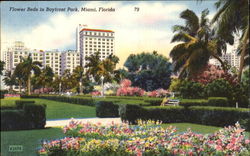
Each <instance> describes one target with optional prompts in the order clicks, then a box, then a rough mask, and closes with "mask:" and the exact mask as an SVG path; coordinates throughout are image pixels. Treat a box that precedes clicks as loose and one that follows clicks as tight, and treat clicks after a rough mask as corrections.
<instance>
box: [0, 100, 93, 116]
mask: <svg viewBox="0 0 250 156" xmlns="http://www.w3.org/2000/svg"><path fill="white" fill-rule="evenodd" d="M23 100H29V101H35V102H36V103H41V104H46V105H47V108H46V118H47V119H65V118H72V117H73V118H89V117H96V112H95V107H90V106H82V105H76V104H69V103H65V102H57V101H52V100H46V99H23ZM2 106H15V101H14V100H5V99H1V107H2Z"/></svg>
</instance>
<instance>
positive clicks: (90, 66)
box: [85, 52, 102, 82]
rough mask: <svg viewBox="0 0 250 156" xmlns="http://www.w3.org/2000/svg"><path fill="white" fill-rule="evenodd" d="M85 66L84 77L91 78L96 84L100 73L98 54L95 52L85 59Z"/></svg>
mask: <svg viewBox="0 0 250 156" xmlns="http://www.w3.org/2000/svg"><path fill="white" fill-rule="evenodd" d="M86 61H87V64H86V65H85V68H87V71H86V75H88V76H89V77H90V76H92V77H93V78H94V80H95V81H96V82H98V81H99V80H100V77H101V76H100V71H101V70H102V69H101V60H100V52H96V53H95V54H94V55H91V56H87V57H86Z"/></svg>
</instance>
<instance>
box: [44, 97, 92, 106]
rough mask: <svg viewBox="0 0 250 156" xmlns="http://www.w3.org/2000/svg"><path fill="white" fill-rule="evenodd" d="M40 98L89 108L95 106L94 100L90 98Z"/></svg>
mask: <svg viewBox="0 0 250 156" xmlns="http://www.w3.org/2000/svg"><path fill="white" fill-rule="evenodd" d="M40 98H43V99H48V100H54V101H60V102H68V103H72V104H79V105H87V106H94V105H95V103H94V100H93V99H92V98H90V97H85V98H78V97H67V96H55V95H51V96H40Z"/></svg>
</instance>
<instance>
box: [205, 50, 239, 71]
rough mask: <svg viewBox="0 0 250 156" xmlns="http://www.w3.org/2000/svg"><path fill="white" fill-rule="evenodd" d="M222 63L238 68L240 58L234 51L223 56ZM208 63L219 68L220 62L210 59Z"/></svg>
mask: <svg viewBox="0 0 250 156" xmlns="http://www.w3.org/2000/svg"><path fill="white" fill-rule="evenodd" d="M220 58H221V60H222V61H226V62H227V63H228V64H229V65H230V66H232V67H236V68H237V69H239V68H240V56H238V55H237V54H236V52H235V51H233V52H231V53H226V54H223V55H222V56H221V57H220ZM210 63H211V64H213V65H216V66H220V65H221V64H220V62H219V61H218V60H217V59H210Z"/></svg>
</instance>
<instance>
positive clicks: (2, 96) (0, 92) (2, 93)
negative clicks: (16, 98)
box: [0, 90, 8, 99]
mask: <svg viewBox="0 0 250 156" xmlns="http://www.w3.org/2000/svg"><path fill="white" fill-rule="evenodd" d="M7 93H8V91H7V90H0V99H3V98H4V94H7Z"/></svg>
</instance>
